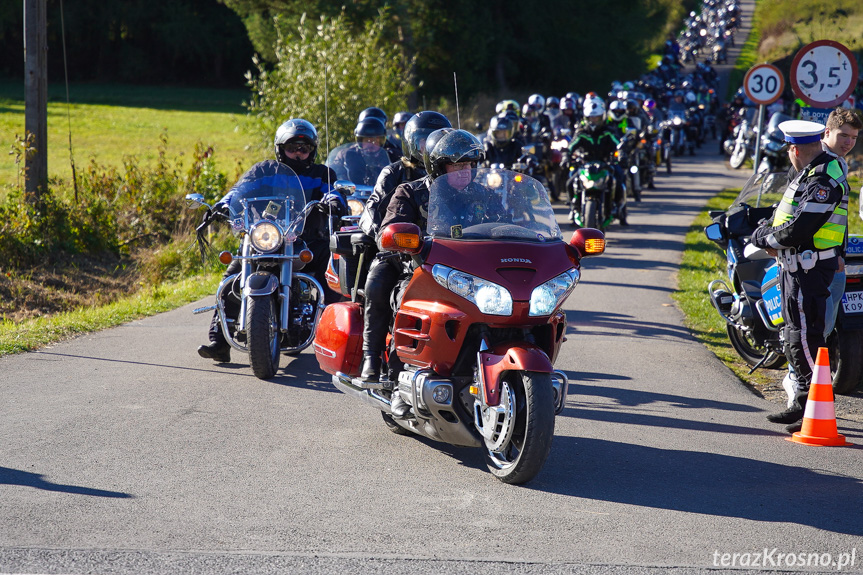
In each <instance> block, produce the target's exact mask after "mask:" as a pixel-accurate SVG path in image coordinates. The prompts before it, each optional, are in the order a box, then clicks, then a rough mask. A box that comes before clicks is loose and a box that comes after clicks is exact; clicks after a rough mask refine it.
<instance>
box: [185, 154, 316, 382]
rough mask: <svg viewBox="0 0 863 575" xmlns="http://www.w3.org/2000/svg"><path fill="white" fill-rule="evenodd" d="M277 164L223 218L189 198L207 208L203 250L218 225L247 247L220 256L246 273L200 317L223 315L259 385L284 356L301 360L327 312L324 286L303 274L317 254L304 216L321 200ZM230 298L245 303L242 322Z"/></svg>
mask: <svg viewBox="0 0 863 575" xmlns="http://www.w3.org/2000/svg"><path fill="white" fill-rule="evenodd" d="M273 164H276V163H275V162H273ZM276 165H277V167H275V168H273V169H272V170H269V171H267V172H266V173H263V171H262V173H261V175H260V177H258V178H256V179H249V180H245V181H244V182H242V183H241V184H240V185H239V186H237V187H236V188H235V189H234V193H233V195H232V198H231V201H230V204H229V205H228V206H227V208H226V211H225V212H216V211H215V210H214V209H213V208H212V207H211V206H209V205H208V204H206V203H205V202H204V198H203V196H202V195H201V194H189V195H187V196H186V200H188V201H189V203H190V205H191V207H200V206H204V207H206V208H207V210H208V212H207V213H208V217H206V218H205V220H204V223H202V224H201V226H199V227H198V241H199V243H200V245H201V246H202V251H203V249H205V246H206V243H205V241H204V239H203V236H202V232H203V230H205V229H206V226H207V225H208V224H209V223H210V222H211V221H214V220H217V219H223V220H226V221H228V222H229V223H230V224H231V229H232V230H233V231H234V233H235V234H237V235H238V236H239V237H240V238H241V241H242V243H241V247H240V249H239V250H238V253H236V254H232V253H231V252H222V253H221V254H219V261H220V262H222V263H223V264H225V265H227V264H229V263H231V261H233V260H235V259H236V260H240V261H241V262H242V264H243V265H242V268H241V271H240V272H239V273H236V274H233V275H230V276H228V277H226V278H225V279H224V280H222V283H220V284H219V288H218V289H217V290H216V303H215V304H214V305H211V306H207V307H202V308H198V309H195V310H194V313H196V314H197V313H204V312H210V311H213V310H217V312H218V315H219V321H220V322H221V327H222V333H224V334H225V339H226V340H227V341H228V343H229V344H230V346H231V347H232V348H234V349H236V350H237V351H241V352H244V353H248V354H249V364H250V366H251V368H252V372H253V373H254V374H255V376H256V377H258V378H260V379H269V378H271V377H273V376H274V375H275V374H276V371H277V370H278V368H279V356H280V354H281V353H285V354H287V355H296V354H298V353H300V352H301V351H302V350H304V349H305V348H306V347H308V346H309V345H311V343H312V340H314V338H315V328H316V326H317V323H318V319H319V318H320V314H321V312H322V311H323V309H324V291H323V288H322V287H321V285H320V284H319V283H318V282H317V280H315V278H314V277H312V276H311V275H308V274H304V273H302V272H300V270H301V269H302V268H303V266H305V265H306V264H308V263H310V262H311V261H312V258H313V254H312V252H311V251H310V250H309V249H308V248H306V247H305V244H304V242H303V241H302V240H301V239H300V238H299V236H300V234H301V233H302V232H303V227H304V225H305V221H306V216H307V215H308V214H309V213H310V212H311V210H313V209H315V207H316V206H317V205H318V204H320V202H318V201H311V202H306V197H305V193H304V192H303V188H302V185H301V184H300V180H299V178H298V177H297V175H296V174H295V173H294V172H293V170H291V169H290V168H289V167H287V166H285V165H284V164H276ZM225 298H230V299H232V300H233V301H234V302H237V303H239V304H240V313H239V316H238V317H237V319H236V320H234V319H232V318H228V317H227V315H226V313H225V306H224V299H225Z"/></svg>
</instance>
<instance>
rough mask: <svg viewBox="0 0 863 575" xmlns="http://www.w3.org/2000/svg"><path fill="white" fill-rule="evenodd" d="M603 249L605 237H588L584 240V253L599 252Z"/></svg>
mask: <svg viewBox="0 0 863 575" xmlns="http://www.w3.org/2000/svg"><path fill="white" fill-rule="evenodd" d="M604 251H605V238H590V239H588V240H585V241H584V253H585V254H601V253H603V252H604Z"/></svg>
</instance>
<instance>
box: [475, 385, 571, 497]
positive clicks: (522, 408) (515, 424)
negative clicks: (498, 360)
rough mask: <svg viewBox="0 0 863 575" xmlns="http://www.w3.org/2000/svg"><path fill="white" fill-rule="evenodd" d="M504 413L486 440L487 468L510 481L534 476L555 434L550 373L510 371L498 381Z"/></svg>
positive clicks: (519, 481)
mask: <svg viewBox="0 0 863 575" xmlns="http://www.w3.org/2000/svg"><path fill="white" fill-rule="evenodd" d="M500 391H501V393H500V398H501V399H500V401H501V407H503V408H504V415H503V416H502V418H501V421H500V426H499V427H498V430H499V432H500V433H499V434H498V435H496V436H495V437H494V438H493V441H492V440H488V439H487V440H486V441H485V443H486V464H487V465H488V469H489V471H491V473H492V474H493V475H494V476H495V477H497V478H498V479H500V480H501V481H503V482H504V483H509V484H513V485H518V484H521V483H526V482H528V481H530V480H531V479H533V478H534V477H536V476H537V474H538V473H539V471H540V469H542V466H543V464H544V463H545V460H546V459H547V458H548V454H549V452H550V451H551V440H552V438H553V437H554V391H553V388H552V383H551V374H549V373H537V372H531V371H521V372H518V371H511V372H509V374H508V375H507V376H506V377H505V378H504V380H503V381H502V382H501V389H500Z"/></svg>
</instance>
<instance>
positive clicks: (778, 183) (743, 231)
mask: <svg viewBox="0 0 863 575" xmlns="http://www.w3.org/2000/svg"><path fill="white" fill-rule="evenodd" d="M787 184H788V176H787V174H786V173H767V172H761V173H757V174H755V175H754V176H752V177H751V178H750V179H749V181H747V183H746V185H745V186H744V187H743V189H742V190H741V192H740V194H739V195H738V196H737V198H736V199H735V200H734V202H733V203H732V205H731V206H730V207H729V208H728V209H727V210H726V211H711V212H710V216H711V217H712V218H713V221H714V223H712V224H710V225H709V226H707V227H706V228H705V234H706V235H707V237H708V239H710V240H711V241H714V242H716V243H717V245H719V246H720V247H721V248H722V249H723V250H724V251H725V254H726V258H727V262H728V281H727V282H726V281H725V280H721V279H718V280H713V281H712V282H710V284H709V285H708V287H707V291H708V294H709V296H710V301H711V303H712V304H713V306H714V307H715V308H716V310H717V311H718V312H719V315H720V316H721V317H722V318H723V319H724V320H725V322H726V331H727V333H728V339H729V341H730V342H731V346H732V347H733V348H734V350H735V351H736V352H737V354H738V355H740V357H741V358H743V360H744V361H746V362H747V363H749V364H750V365H751V366H753V367H752V370H751V371H750V373H751V372H752V371H755V370H756V369H758V368H759V367H765V368H767V369H777V368H779V367H781V366H782V365H783V364H784V363H785V355H784V342H783V340H782V332H781V327H782V325H783V324H784V320H783V318H782V305H781V293H780V286H779V265H778V264H777V263H776V259H775V258H773V257H771V256H769V255H768V254H767V252H766V251H765V250H763V249H758V248H755V246H752V245H750V244H749V243H748V241H749V236H750V235H751V234H752V232H753V231H754V230H755V228H756V227H758V222H759V221H761V220H763V219H765V218H771V217H773V212H774V209H775V204H777V203H778V202H779V200H780V199H781V197H782V194H783V193H784V191H785V188H786V187H787ZM845 271H846V287H845V290H846V291H845V294H844V295H843V297H842V304H841V307H840V309H839V315H838V317H837V320H836V326H835V327H834V330H833V333H831V334H830V335H829V337H828V338H827V346H828V349H829V352H830V367H831V373H832V376H833V389H834V391H835V392H836V393H840V394H846V393H851V392H853V391H854V390H855V389H856V388H857V387H858V386H859V385H860V383H861V379H863V238H861V237H855V236H851V237H850V238H849V242H848V249H847V256H846V266H845Z"/></svg>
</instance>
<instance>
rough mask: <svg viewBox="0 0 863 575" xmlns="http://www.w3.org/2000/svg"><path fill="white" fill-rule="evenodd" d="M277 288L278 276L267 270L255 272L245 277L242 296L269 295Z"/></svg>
mask: <svg viewBox="0 0 863 575" xmlns="http://www.w3.org/2000/svg"><path fill="white" fill-rule="evenodd" d="M277 289H279V278H277V277H276V276H274V275H273V274H271V273H268V272H255V273H253V274H252V275H250V276H249V277H248V278H247V279H246V285H245V287H244V288H243V297H256V296H262V295H271V294H273V293H275V291H276V290H277Z"/></svg>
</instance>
